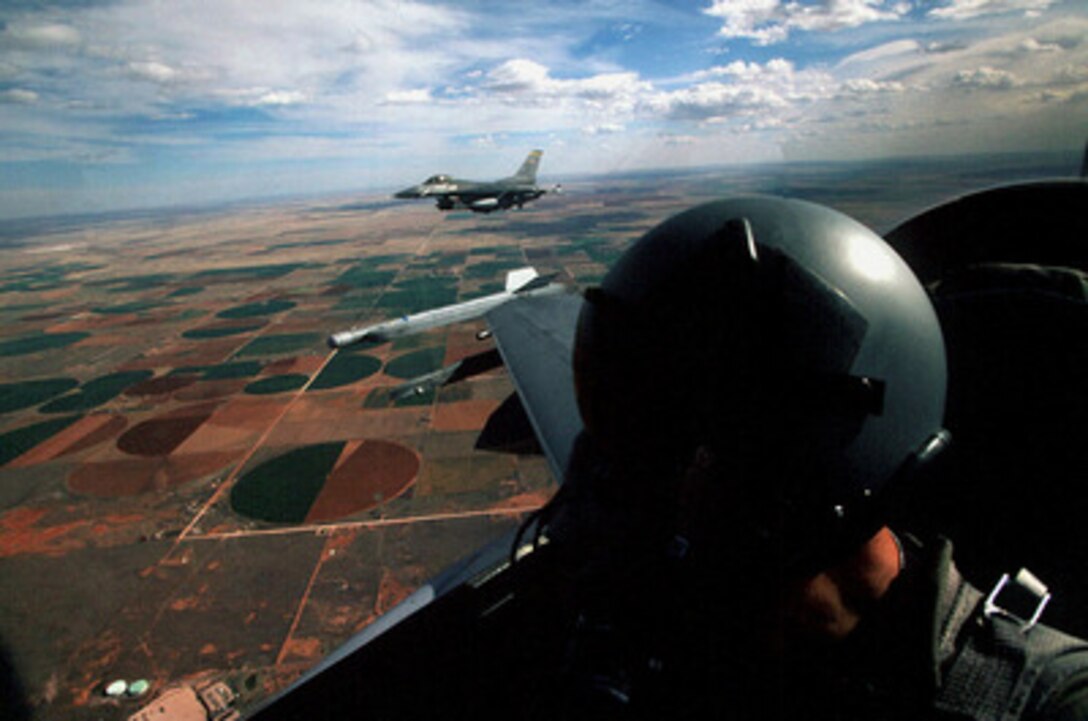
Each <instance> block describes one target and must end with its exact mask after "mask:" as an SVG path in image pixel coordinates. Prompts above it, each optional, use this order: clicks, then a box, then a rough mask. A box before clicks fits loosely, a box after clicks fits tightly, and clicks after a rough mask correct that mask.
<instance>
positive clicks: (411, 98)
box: [382, 88, 433, 105]
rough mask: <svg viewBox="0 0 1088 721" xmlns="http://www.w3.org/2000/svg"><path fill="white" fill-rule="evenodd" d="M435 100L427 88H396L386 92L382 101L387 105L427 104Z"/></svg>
mask: <svg viewBox="0 0 1088 721" xmlns="http://www.w3.org/2000/svg"><path fill="white" fill-rule="evenodd" d="M432 101H433V98H432V97H431V91H430V90H428V89H427V88H417V89H415V90H394V91H392V92H389V93H386V94H385V98H384V99H383V100H382V102H383V103H384V104H386V105H426V104H427V103H430V102H432Z"/></svg>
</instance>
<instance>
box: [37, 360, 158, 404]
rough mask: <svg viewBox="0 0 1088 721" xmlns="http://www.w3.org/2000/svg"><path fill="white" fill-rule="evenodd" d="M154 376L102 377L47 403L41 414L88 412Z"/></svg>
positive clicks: (128, 373) (131, 373) (145, 373)
mask: <svg viewBox="0 0 1088 721" xmlns="http://www.w3.org/2000/svg"><path fill="white" fill-rule="evenodd" d="M153 375H155V374H154V373H153V372H151V371H148V370H143V371H123V372H120V373H110V374H109V375H104V376H100V377H98V378H95V379H94V380H90V381H87V382H86V383H84V384H83V385H82V386H80V388H79V390H77V391H76V392H74V393H69V394H68V395H66V396H61V397H60V398H57V399H56V400H53V401H50V402H49V403H46V404H45V405H44V406H42V407H41V412H42V413H69V412H73V411H87V410H90V409H92V408H95V407H97V406H100V405H102V404H103V403H106V402H107V401H111V400H113V399H114V398H116V397H117V396H119V395H121V392H122V391H124V390H125V389H126V388H128V387H129V386H132V385H136V384H137V383H139V382H141V381H145V380H147V379H148V378H150V377H151V376H153Z"/></svg>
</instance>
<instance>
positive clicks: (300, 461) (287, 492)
mask: <svg viewBox="0 0 1088 721" xmlns="http://www.w3.org/2000/svg"><path fill="white" fill-rule="evenodd" d="M343 448H344V442H343V441H338V442H335V443H319V444H316V445H312V446H303V447H302V448H296V449H294V450H292V451H288V452H287V453H284V454H283V455H282V456H277V457H276V458H272V459H270V460H267V461H265V462H264V463H262V464H260V465H259V466H257V467H256V468H254V469H253V470H252V471H249V472H247V473H246V474H245V475H243V476H242V477H241V478H240V479H239V480H238V482H237V483H236V484H234V487H233V488H232V489H231V492H230V505H231V508H233V509H234V512H235V513H238V514H240V515H243V516H246V517H247V518H255V519H258V520H261V521H270V522H272V523H302V521H304V520H305V519H306V515H307V514H308V513H309V512H310V507H311V506H312V505H313V504H314V501H315V500H317V496H318V494H320V493H321V489H322V487H323V486H324V485H325V479H326V477H328V475H329V473H330V472H331V471H332V468H333V466H334V465H335V464H336V459H337V458H339V457H340V452H341V451H342V450H343Z"/></svg>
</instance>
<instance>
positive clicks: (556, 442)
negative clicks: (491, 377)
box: [486, 293, 582, 483]
mask: <svg viewBox="0 0 1088 721" xmlns="http://www.w3.org/2000/svg"><path fill="white" fill-rule="evenodd" d="M581 308H582V296H581V295H579V294H576V293H564V294H560V295H549V296H540V297H535V298H525V299H524V300H523V301H521V302H517V303H507V304H505V305H503V306H500V307H498V308H496V309H495V310H492V311H491V312H490V313H488V314H487V316H486V318H487V322H488V324H489V325H490V326H491V331H492V333H493V334H494V337H495V344H496V345H497V346H498V348H499V353H501V354H502V359H503V362H504V363H505V365H506V368H507V370H508V371H509V373H510V378H511V380H512V381H513V383H514V387H515V389H517V392H518V395H519V396H520V397H521V402H522V405H523V406H524V408H525V412H526V414H527V415H528V416H529V421H530V422H531V423H532V425H533V431H534V432H535V433H536V437H537V440H538V441H539V442H540V445H541V447H542V448H543V449H544V454H545V456H547V458H548V464H549V465H550V467H551V470H552V474H553V475H554V476H555V478H556V480H557V481H559V482H560V483H562V482H563V476H564V474H565V472H566V470H567V462H568V460H569V459H570V453H571V449H572V448H573V446H574V439H575V438H576V437H577V436H578V433H579V432H581V430H582V421H581V417H580V416H579V414H578V405H577V401H576V400H575V397H574V375H573V370H572V368H571V353H572V351H573V348H574V330H575V327H576V326H577V322H578V313H579V312H580V311H581Z"/></svg>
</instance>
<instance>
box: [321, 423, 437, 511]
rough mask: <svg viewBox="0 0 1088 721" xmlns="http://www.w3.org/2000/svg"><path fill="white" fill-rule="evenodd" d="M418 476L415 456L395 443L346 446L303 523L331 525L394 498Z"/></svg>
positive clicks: (371, 442) (417, 463)
mask: <svg viewBox="0 0 1088 721" xmlns="http://www.w3.org/2000/svg"><path fill="white" fill-rule="evenodd" d="M418 472H419V456H417V455H416V454H415V452H413V451H412V450H410V449H408V448H406V447H404V446H402V445H400V444H399V443H391V442H389V441H362V442H352V443H347V444H345V446H344V450H343V451H342V452H341V455H340V460H339V461H338V462H337V465H336V467H335V468H333V471H332V473H330V474H329V477H328V478H327V479H326V480H325V485H324V487H323V488H322V489H321V493H320V494H319V495H318V497H317V500H315V501H314V503H313V505H312V506H311V507H310V512H309V513H308V514H307V516H306V523H320V522H323V521H333V520H336V519H338V518H343V517H345V516H350V515H352V514H354V513H359V512H361V511H366V510H369V509H371V508H374V507H375V506H378V505H379V504H382V503H385V502H386V501H389V500H391V499H393V498H396V497H397V496H399V495H400V494H402V493H404V492H405V491H406V490H408V487H409V486H411V485H412V483H413V482H414V481H415V479H416V474H417V473H418Z"/></svg>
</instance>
